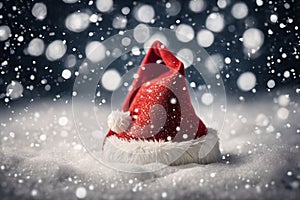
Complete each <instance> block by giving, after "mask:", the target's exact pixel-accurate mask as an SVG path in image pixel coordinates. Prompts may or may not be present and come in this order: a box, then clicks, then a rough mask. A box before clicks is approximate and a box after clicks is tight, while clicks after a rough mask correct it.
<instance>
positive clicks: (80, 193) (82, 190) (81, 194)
mask: <svg viewBox="0 0 300 200" xmlns="http://www.w3.org/2000/svg"><path fill="white" fill-rule="evenodd" d="M86 194H87V191H86V189H85V188H84V187H78V188H77V189H76V197H77V198H78V199H84V198H85V197H86Z"/></svg>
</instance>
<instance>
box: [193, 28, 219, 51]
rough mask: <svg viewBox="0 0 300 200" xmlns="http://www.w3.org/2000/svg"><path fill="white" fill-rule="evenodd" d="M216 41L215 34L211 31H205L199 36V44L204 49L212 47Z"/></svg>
mask: <svg viewBox="0 0 300 200" xmlns="http://www.w3.org/2000/svg"><path fill="white" fill-rule="evenodd" d="M214 40H215V37H214V34H213V33H212V32H211V31H209V30H206V29H203V30H201V31H199V32H198V34H197V42H198V44H199V45H200V46H202V47H210V46H211V45H212V44H213V42H214Z"/></svg>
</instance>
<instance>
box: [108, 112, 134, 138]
mask: <svg viewBox="0 0 300 200" xmlns="http://www.w3.org/2000/svg"><path fill="white" fill-rule="evenodd" d="M131 123H132V119H131V116H130V112H129V111H128V112H122V111H119V110H114V111H112V112H111V113H110V114H109V115H108V118H107V124H108V127H109V128H110V129H111V130H112V131H113V132H115V133H122V132H124V131H126V130H127V129H128V128H129V126H130V124H131Z"/></svg>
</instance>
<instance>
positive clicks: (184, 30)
mask: <svg viewBox="0 0 300 200" xmlns="http://www.w3.org/2000/svg"><path fill="white" fill-rule="evenodd" d="M175 34H176V37H177V39H178V40H179V41H181V42H189V41H191V40H193V39H194V36H195V33H194V29H193V28H192V27H191V26H189V25H187V24H180V25H179V26H178V27H177V28H176V30H175Z"/></svg>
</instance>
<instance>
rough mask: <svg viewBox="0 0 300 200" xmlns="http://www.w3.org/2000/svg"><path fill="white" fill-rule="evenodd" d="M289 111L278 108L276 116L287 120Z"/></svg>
mask: <svg viewBox="0 0 300 200" xmlns="http://www.w3.org/2000/svg"><path fill="white" fill-rule="evenodd" d="M289 113H290V112H289V110H288V109H286V108H279V109H278V111H277V116H278V117H279V118H280V119H283V120H285V119H287V118H288V116H289Z"/></svg>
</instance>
